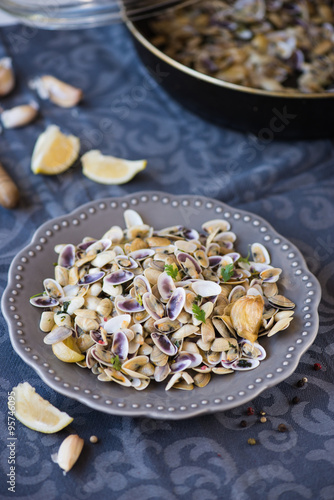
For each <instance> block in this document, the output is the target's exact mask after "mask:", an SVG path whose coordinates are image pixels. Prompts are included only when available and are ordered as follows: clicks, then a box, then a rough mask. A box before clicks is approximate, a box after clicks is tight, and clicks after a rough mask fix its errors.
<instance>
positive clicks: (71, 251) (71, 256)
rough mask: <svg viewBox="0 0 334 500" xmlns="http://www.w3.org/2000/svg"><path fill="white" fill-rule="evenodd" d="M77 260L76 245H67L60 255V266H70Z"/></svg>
mask: <svg viewBox="0 0 334 500" xmlns="http://www.w3.org/2000/svg"><path fill="white" fill-rule="evenodd" d="M74 262H75V246H74V245H65V246H64V248H63V249H62V250H61V252H60V254H59V257H58V266H62V267H66V268H70V267H72V266H74Z"/></svg>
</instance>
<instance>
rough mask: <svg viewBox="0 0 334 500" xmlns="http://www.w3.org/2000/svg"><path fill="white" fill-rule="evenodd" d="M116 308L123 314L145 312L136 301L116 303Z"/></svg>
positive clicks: (126, 300) (127, 300)
mask: <svg viewBox="0 0 334 500" xmlns="http://www.w3.org/2000/svg"><path fill="white" fill-rule="evenodd" d="M117 307H118V309H120V310H121V311H123V312H125V313H130V314H131V313H137V312H141V311H145V307H144V306H143V305H142V304H140V303H139V302H138V301H137V300H136V299H130V298H128V299H124V300H118V301H117Z"/></svg>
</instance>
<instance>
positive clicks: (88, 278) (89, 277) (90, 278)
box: [78, 271, 106, 286]
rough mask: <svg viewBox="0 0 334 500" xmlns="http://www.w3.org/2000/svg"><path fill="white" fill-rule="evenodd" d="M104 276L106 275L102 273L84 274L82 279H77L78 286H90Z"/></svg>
mask: <svg viewBox="0 0 334 500" xmlns="http://www.w3.org/2000/svg"><path fill="white" fill-rule="evenodd" d="M105 274H106V273H105V272H103V271H99V272H94V273H90V274H85V275H84V276H83V277H82V278H80V279H79V281H78V285H79V286H82V285H92V284H93V283H96V282H97V281H100V280H101V279H102V278H103V277H104V276H105Z"/></svg>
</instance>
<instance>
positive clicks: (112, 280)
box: [104, 269, 134, 286]
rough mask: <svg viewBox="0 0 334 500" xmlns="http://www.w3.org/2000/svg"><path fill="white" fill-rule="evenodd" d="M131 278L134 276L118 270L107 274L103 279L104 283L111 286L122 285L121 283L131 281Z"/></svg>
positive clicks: (129, 272) (128, 272)
mask: <svg viewBox="0 0 334 500" xmlns="http://www.w3.org/2000/svg"><path fill="white" fill-rule="evenodd" d="M133 277H134V274H133V273H132V272H131V271H124V269H120V270H119V271H114V272H113V273H110V274H107V276H106V277H105V278H104V283H109V284H110V285H113V286H116V285H122V284H123V283H126V282H127V281H130V280H132V278H133Z"/></svg>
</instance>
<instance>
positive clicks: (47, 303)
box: [29, 295, 59, 308]
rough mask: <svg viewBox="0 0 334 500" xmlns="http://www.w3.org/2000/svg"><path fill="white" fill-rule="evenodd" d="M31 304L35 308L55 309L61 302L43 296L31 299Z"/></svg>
mask: <svg viewBox="0 0 334 500" xmlns="http://www.w3.org/2000/svg"><path fill="white" fill-rule="evenodd" d="M29 302H30V304H31V305H32V306H35V307H44V308H46V307H55V306H57V305H58V304H59V301H58V300H56V299H53V298H52V297H49V296H47V295H41V296H39V297H31V299H30V300H29Z"/></svg>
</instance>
